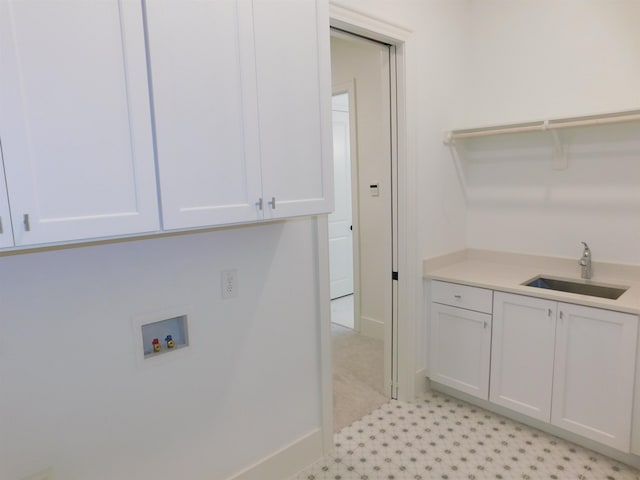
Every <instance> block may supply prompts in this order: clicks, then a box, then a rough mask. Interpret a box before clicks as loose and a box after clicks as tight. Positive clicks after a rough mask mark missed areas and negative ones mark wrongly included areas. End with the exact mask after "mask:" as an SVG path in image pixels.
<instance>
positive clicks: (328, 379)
mask: <svg viewBox="0 0 640 480" xmlns="http://www.w3.org/2000/svg"><path fill="white" fill-rule="evenodd" d="M329 6H330V25H331V26H332V27H336V28H338V29H341V30H344V31H346V32H350V33H353V34H356V35H362V36H366V37H369V38H371V39H373V40H378V41H380V42H384V43H388V44H390V45H392V46H394V47H395V52H396V78H395V84H396V92H395V93H396V99H395V101H396V109H397V118H396V125H395V127H396V135H397V138H396V142H397V143H396V152H395V153H396V155H397V160H398V162H397V165H398V177H397V183H396V184H397V200H398V204H397V212H398V218H397V222H398V272H399V274H400V275H402V277H401V280H400V281H399V282H395V283H396V285H397V287H398V302H397V305H396V307H395V308H397V313H398V317H397V333H398V338H397V342H396V344H397V345H402V349H400V350H399V351H398V352H397V354H398V362H397V372H398V376H397V384H398V390H397V393H398V398H399V399H400V400H413V399H414V397H415V393H416V374H415V371H416V370H415V367H416V348H417V345H416V339H415V332H416V327H417V323H416V322H417V319H416V312H418V311H420V308H419V303H418V302H419V298H418V288H417V287H418V285H421V272H420V269H419V268H418V262H417V239H418V232H417V225H416V222H415V218H416V213H415V208H416V205H415V199H416V198H417V197H416V184H415V178H416V177H415V170H416V166H415V163H414V162H413V161H411V158H412V157H411V155H410V147H411V145H412V144H413V142H415V134H414V133H412V132H410V131H409V128H408V126H409V123H411V124H413V123H414V122H409V119H408V118H407V116H408V113H409V112H408V109H407V102H406V97H407V88H408V82H407V80H408V78H407V73H406V64H407V51H408V50H409V51H410V46H411V43H412V31H411V30H410V29H408V28H406V27H404V26H402V25H398V24H393V23H390V22H388V21H386V20H384V19H381V18H378V17H375V16H371V15H368V14H366V13H362V12H359V11H357V10H354V9H351V8H348V7H343V6H341V5H338V4H336V3H333V2H331V3H330V5H329ZM327 33H328V32H327ZM409 140H411V142H410V141H409ZM316 234H317V235H318V237H317V242H318V245H319V246H320V247H319V248H318V254H319V262H320V264H321V265H322V264H328V245H326V238H327V224H326V216H324V217H322V218H319V219H318V223H317V229H316ZM323 235H324V237H323ZM323 238H324V240H323ZM400 282H402V283H400ZM320 289H321V290H323V288H322V286H321V287H320ZM326 290H328V286H327V289H326ZM325 296H326V295H321V297H323V298H324V297H325ZM327 298H328V297H327ZM321 303H323V301H322V299H321ZM328 307H329V306H328V305H321V307H320V310H321V313H322V312H325V313H324V315H321V316H320V318H327V317H328V315H327V314H326V312H327V309H328ZM329 329H330V325H324V326H321V327H320V330H321V339H320V356H321V372H322V374H321V379H322V413H323V415H322V429H323V447H324V451H325V453H329V452H331V451H332V449H333V387H332V375H331V371H332V370H331V368H332V367H331V336H330V332H329V334H327V330H329Z"/></svg>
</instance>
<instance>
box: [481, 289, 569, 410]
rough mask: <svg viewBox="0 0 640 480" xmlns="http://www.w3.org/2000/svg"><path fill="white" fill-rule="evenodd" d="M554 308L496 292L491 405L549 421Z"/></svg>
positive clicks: (492, 344)
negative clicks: (494, 404)
mask: <svg viewBox="0 0 640 480" xmlns="http://www.w3.org/2000/svg"><path fill="white" fill-rule="evenodd" d="M556 308H557V303H556V302H551V301H548V300H543V299H540V298H533V297H526V296H522V295H511V294H508V293H502V292H495V293H494V303H493V328H492V340H491V382H490V393H489V400H490V401H491V402H493V403H496V404H498V405H502V406H503V407H507V408H510V409H511V410H515V411H516V412H520V413H523V414H525V415H529V416H530V417H534V418H537V419H538V420H543V421H545V422H549V421H550V420H551V386H552V383H553V354H554V342H555V333H556V332H555V331H556Z"/></svg>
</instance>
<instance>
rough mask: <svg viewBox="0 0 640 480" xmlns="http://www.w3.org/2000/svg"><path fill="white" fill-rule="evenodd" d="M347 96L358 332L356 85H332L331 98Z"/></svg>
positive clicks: (358, 265)
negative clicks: (341, 95)
mask: <svg viewBox="0 0 640 480" xmlns="http://www.w3.org/2000/svg"><path fill="white" fill-rule="evenodd" d="M341 93H346V94H347V95H348V96H349V156H350V158H349V163H350V165H351V224H352V225H353V231H352V243H353V245H352V249H353V316H354V318H353V329H354V330H355V331H356V332H360V250H359V249H360V214H359V212H360V209H359V200H358V198H359V197H358V195H359V192H358V185H359V182H358V178H359V177H358V142H357V141H355V140H356V139H357V135H356V129H357V123H356V122H357V120H356V102H355V99H356V84H355V81H354V79H351V81H348V82H342V83H339V84H336V85H332V90H331V96H333V95H339V94H341Z"/></svg>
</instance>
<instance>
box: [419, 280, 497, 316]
mask: <svg viewBox="0 0 640 480" xmlns="http://www.w3.org/2000/svg"><path fill="white" fill-rule="evenodd" d="M431 300H432V301H433V302H436V303H442V304H444V305H451V306H453V307H460V308H466V309H468V310H475V311H477V312H483V313H491V311H492V304H493V290H488V289H486V288H478V287H470V286H468V285H460V284H457V283H448V282H440V281H438V280H434V281H433V282H431Z"/></svg>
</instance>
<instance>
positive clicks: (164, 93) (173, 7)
mask: <svg viewBox="0 0 640 480" xmlns="http://www.w3.org/2000/svg"><path fill="white" fill-rule="evenodd" d="M146 13H147V28H148V41H149V54H150V65H151V79H152V85H153V101H154V111H155V126H156V141H157V148H158V164H159V176H160V190H161V198H162V215H163V220H164V228H165V229H179V228H191V227H199V226H207V225H220V224H228V223H237V222H247V221H255V220H258V219H261V218H262V211H261V210H260V208H259V199H260V197H262V186H261V172H260V152H259V144H258V141H259V139H258V136H259V134H258V113H257V104H256V84H255V61H254V55H253V47H254V45H253V41H254V40H253V25H252V12H251V2H250V1H247V0H216V1H193V0H190V1H177V0H154V1H152V2H147V4H146Z"/></svg>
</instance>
